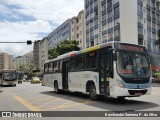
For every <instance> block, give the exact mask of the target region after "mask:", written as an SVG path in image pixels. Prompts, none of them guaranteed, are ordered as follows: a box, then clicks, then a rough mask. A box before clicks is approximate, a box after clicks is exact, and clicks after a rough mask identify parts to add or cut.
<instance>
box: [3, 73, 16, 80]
mask: <svg viewBox="0 0 160 120" xmlns="http://www.w3.org/2000/svg"><path fill="white" fill-rule="evenodd" d="M3 79H4V80H16V79H17V73H16V72H14V71H11V72H4V73H3Z"/></svg>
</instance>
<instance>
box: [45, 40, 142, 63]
mask: <svg viewBox="0 0 160 120" xmlns="http://www.w3.org/2000/svg"><path fill="white" fill-rule="evenodd" d="M114 43H121V42H117V41H114V42H107V43H102V44H99V45H96V46H93V47H90V48H86V49H83V50H80V51H72V52H69V53H66V54H63V55H60V56H58V57H57V58H54V59H51V60H47V61H46V62H45V63H48V62H52V61H56V60H60V59H64V58H68V57H72V56H76V55H79V54H82V53H86V52H90V51H93V50H97V49H101V48H105V47H108V46H113V44H114ZM121 44H130V43H121ZM130 45H135V44H130ZM136 46H140V47H144V46H141V45H136Z"/></svg>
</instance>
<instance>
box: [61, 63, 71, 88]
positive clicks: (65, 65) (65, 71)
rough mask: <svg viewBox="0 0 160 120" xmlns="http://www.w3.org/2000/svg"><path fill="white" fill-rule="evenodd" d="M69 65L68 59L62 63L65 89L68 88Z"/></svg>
mask: <svg viewBox="0 0 160 120" xmlns="http://www.w3.org/2000/svg"><path fill="white" fill-rule="evenodd" d="M68 65H69V62H68V61H65V62H63V64H62V86H63V89H65V90H68Z"/></svg>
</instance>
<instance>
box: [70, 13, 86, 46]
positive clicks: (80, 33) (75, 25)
mask: <svg viewBox="0 0 160 120" xmlns="http://www.w3.org/2000/svg"><path fill="white" fill-rule="evenodd" d="M70 22H71V23H70V24H71V39H72V40H77V41H78V47H79V48H80V49H84V48H85V39H86V38H85V16H84V10H81V11H80V12H79V13H78V16H76V17H72V18H71V20H70Z"/></svg>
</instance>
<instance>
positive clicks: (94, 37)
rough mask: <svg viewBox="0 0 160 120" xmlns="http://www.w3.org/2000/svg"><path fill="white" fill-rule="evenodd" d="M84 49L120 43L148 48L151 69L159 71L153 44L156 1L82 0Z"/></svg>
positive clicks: (159, 21)
mask: <svg viewBox="0 0 160 120" xmlns="http://www.w3.org/2000/svg"><path fill="white" fill-rule="evenodd" d="M84 2H85V18H86V47H87V48H88V47H91V46H94V45H98V44H101V43H105V42H111V41H120V42H126V43H133V44H139V45H143V46H145V47H147V49H148V51H149V52H150V54H151V56H152V69H153V70H156V69H160V67H158V66H160V49H159V47H158V46H156V45H155V44H154V42H155V40H156V39H157V31H158V30H159V29H160V9H159V8H160V7H159V1H158V0H84Z"/></svg>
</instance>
